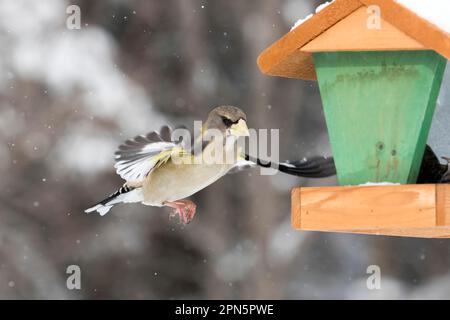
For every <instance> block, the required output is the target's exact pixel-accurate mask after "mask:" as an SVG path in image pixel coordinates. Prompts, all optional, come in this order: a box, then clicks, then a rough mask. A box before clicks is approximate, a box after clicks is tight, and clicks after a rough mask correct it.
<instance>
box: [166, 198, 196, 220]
mask: <svg viewBox="0 0 450 320" xmlns="http://www.w3.org/2000/svg"><path fill="white" fill-rule="evenodd" d="M166 205H167V206H169V207H171V208H173V209H174V210H173V211H172V212H171V213H170V214H169V218H173V217H175V216H177V215H178V217H179V219H180V224H183V225H187V224H189V223H190V222H191V221H192V219H193V218H194V216H195V211H196V209H197V205H196V204H195V203H194V202H192V201H190V200H178V201H174V202H168V203H166Z"/></svg>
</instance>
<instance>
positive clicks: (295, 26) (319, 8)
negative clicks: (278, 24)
mask: <svg viewBox="0 0 450 320" xmlns="http://www.w3.org/2000/svg"><path fill="white" fill-rule="evenodd" d="M332 2H334V0H332V1H327V2H324V3H322V4H319V6H318V7H317V8H316V10H315V12H316V13H317V12H319V11H321V10H323V9H324V8H326V7H327V6H328V5H329V4H330V3H332ZM312 16H313V14H312V13H310V14H308V15H307V16H306V17H304V18H301V19H298V20H297V22H296V23H295V24H294V25H293V26H292V28H291V31H292V30H294V29H295V28H297V27H298V26H299V25H301V24H302V23H304V22H305V21H306V20H308V19H310V18H311V17H312Z"/></svg>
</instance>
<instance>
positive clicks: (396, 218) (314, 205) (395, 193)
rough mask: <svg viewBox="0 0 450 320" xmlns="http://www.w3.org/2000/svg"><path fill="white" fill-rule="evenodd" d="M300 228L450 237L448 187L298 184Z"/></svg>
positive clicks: (295, 206) (295, 208) (295, 212)
mask: <svg viewBox="0 0 450 320" xmlns="http://www.w3.org/2000/svg"><path fill="white" fill-rule="evenodd" d="M292 226H293V227H294V228H295V229H298V230H311V231H328V232H346V233H359V234H374V235H386V236H402V237H421V238H450V185H446V184H422V185H417V184H411V185H382V186H345V187H314V188H300V187H299V188H294V189H293V190H292Z"/></svg>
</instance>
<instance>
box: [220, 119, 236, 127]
mask: <svg viewBox="0 0 450 320" xmlns="http://www.w3.org/2000/svg"><path fill="white" fill-rule="evenodd" d="M222 121H223V124H224V125H225V126H226V127H227V128H229V127H231V125H232V124H233V121H231V120H230V119H228V118H227V117H222Z"/></svg>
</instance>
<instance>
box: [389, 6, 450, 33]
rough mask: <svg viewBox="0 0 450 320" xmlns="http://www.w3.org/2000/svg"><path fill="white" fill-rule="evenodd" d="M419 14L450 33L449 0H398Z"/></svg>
mask: <svg viewBox="0 0 450 320" xmlns="http://www.w3.org/2000/svg"><path fill="white" fill-rule="evenodd" d="M396 2H398V3H400V4H402V5H403V6H405V7H406V8H408V9H409V10H411V11H413V12H414V13H415V14H417V15H418V16H420V17H422V18H424V19H426V20H427V21H429V22H430V23H432V24H434V25H435V26H436V27H438V28H439V29H441V30H443V31H445V32H447V33H450V19H449V18H448V14H449V13H450V1H449V0H427V1H424V0H396Z"/></svg>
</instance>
